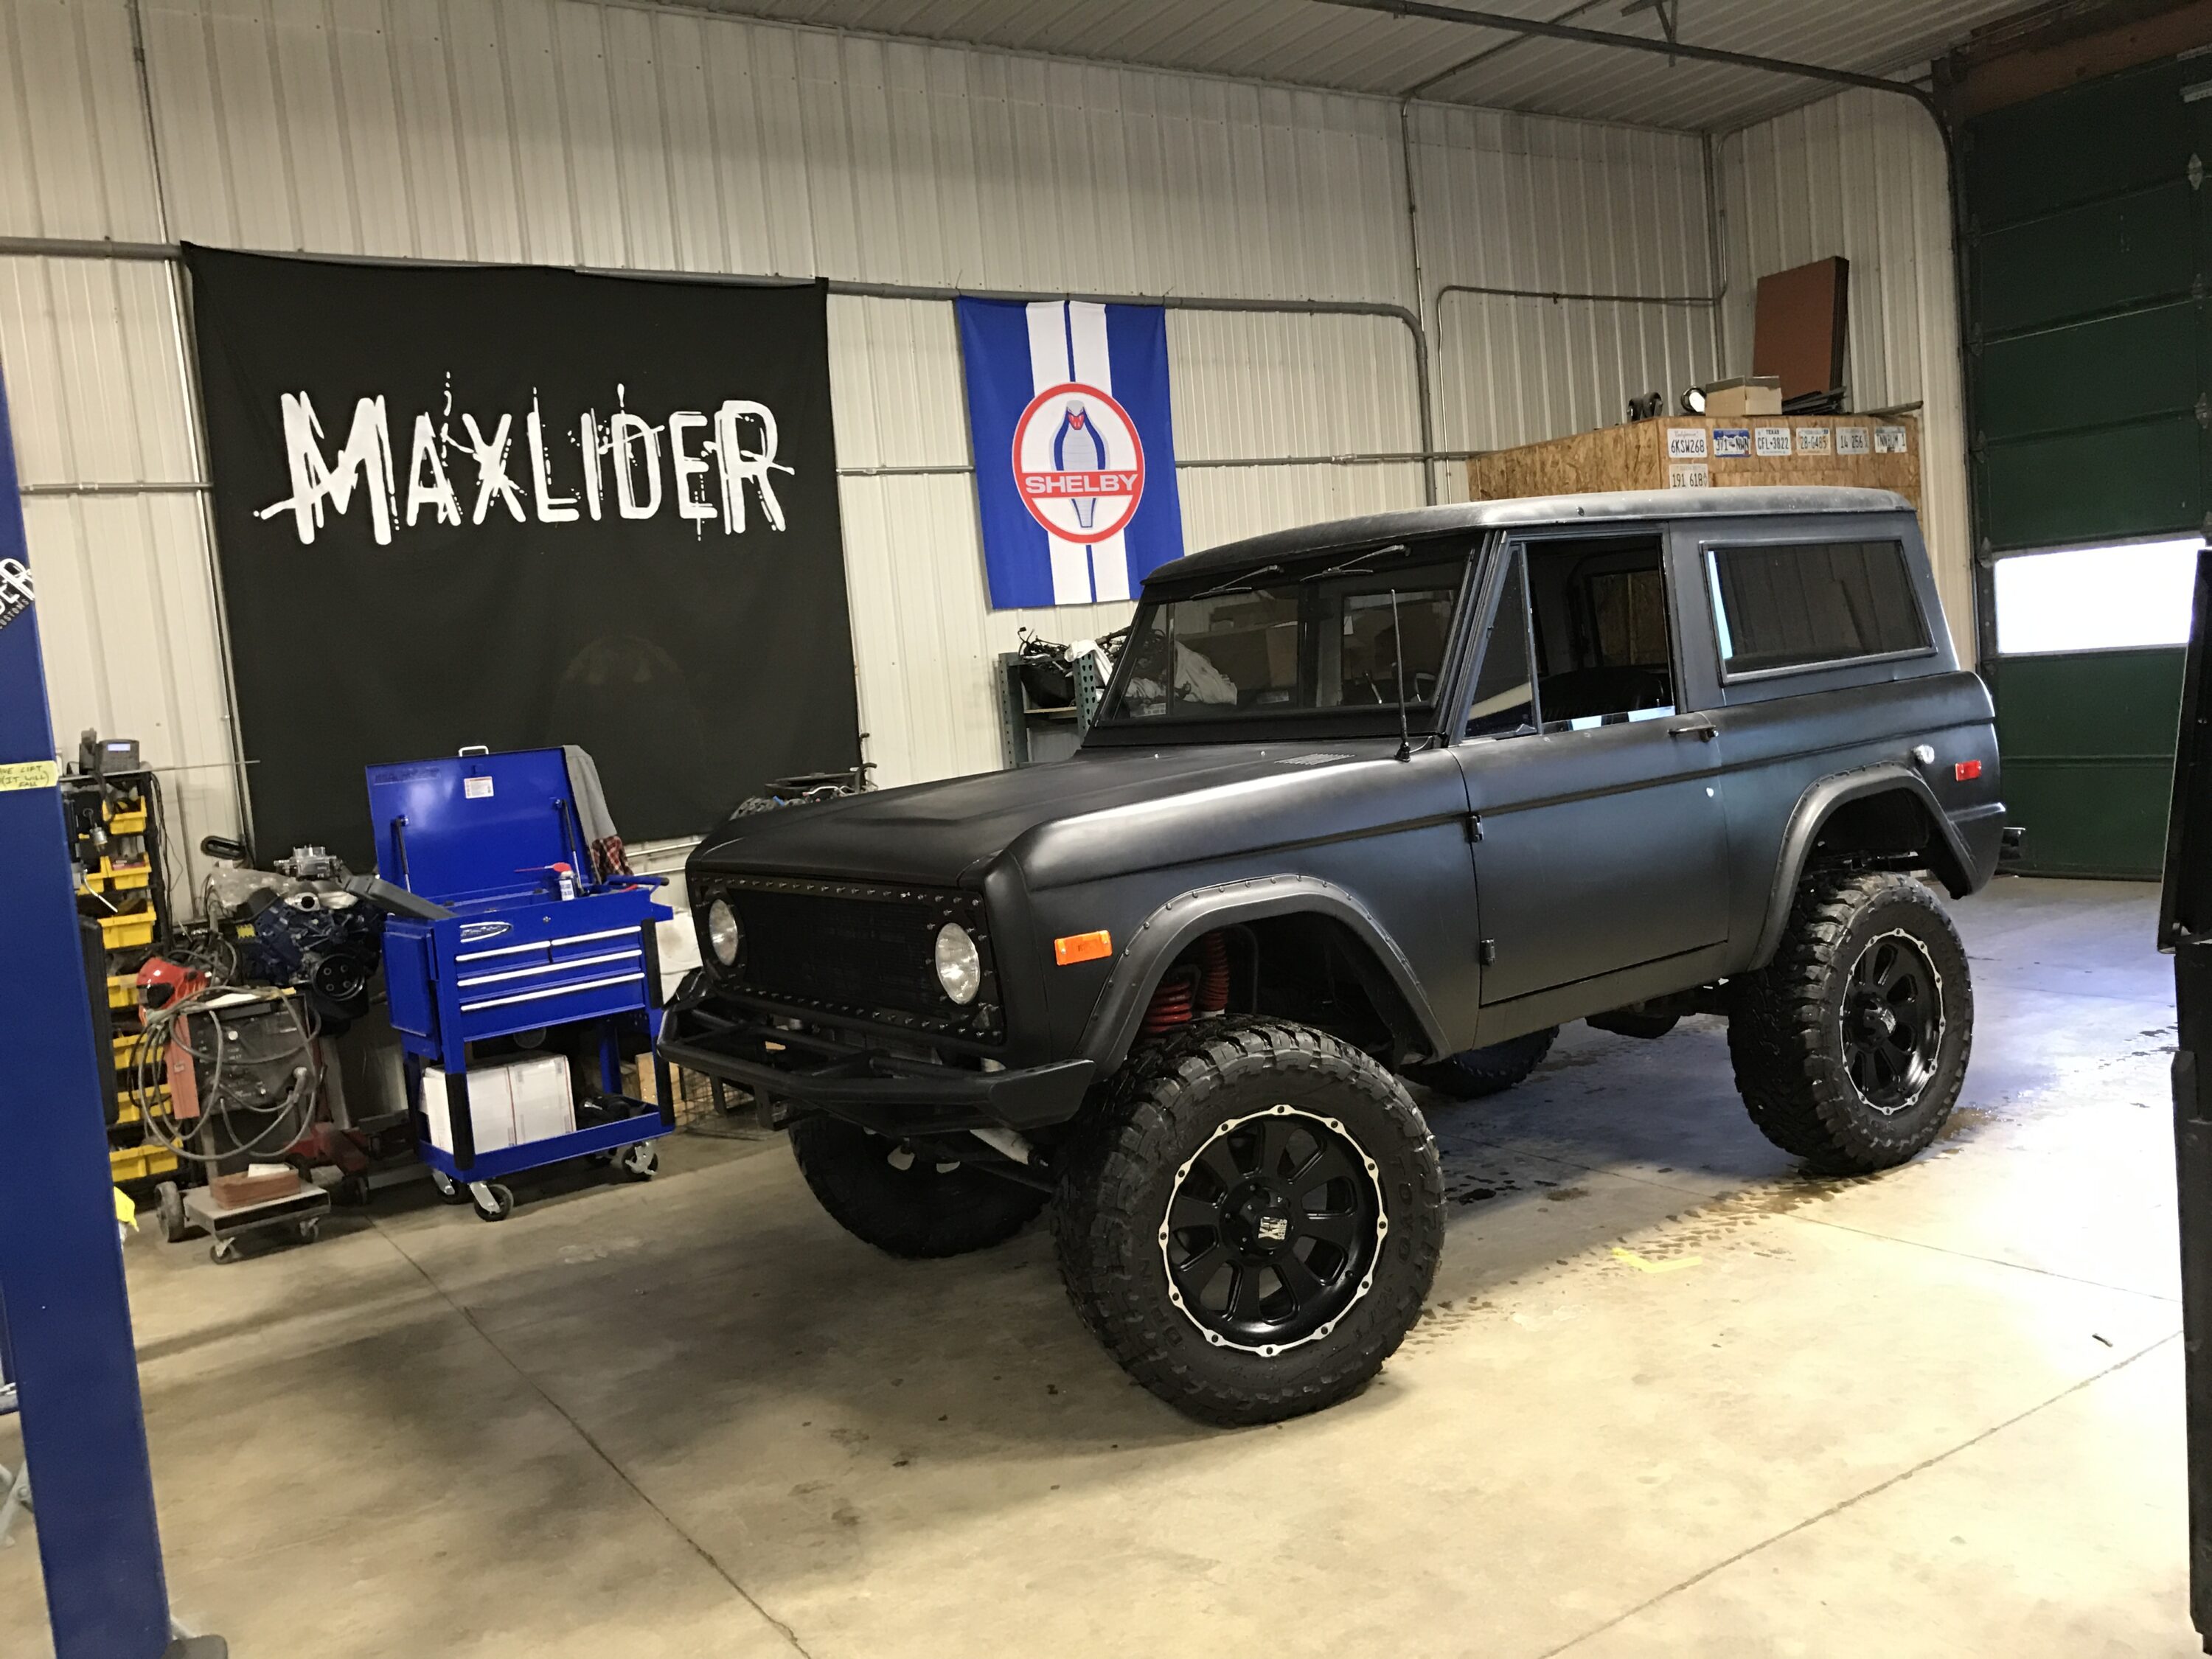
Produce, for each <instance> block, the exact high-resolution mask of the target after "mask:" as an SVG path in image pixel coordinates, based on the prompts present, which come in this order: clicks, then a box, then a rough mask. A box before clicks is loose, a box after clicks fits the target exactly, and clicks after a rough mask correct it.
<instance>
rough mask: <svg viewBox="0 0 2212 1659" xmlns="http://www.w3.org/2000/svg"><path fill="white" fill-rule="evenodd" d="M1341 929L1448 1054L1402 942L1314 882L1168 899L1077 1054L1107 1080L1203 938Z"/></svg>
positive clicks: (1127, 956) (1104, 996)
mask: <svg viewBox="0 0 2212 1659" xmlns="http://www.w3.org/2000/svg"><path fill="white" fill-rule="evenodd" d="M1301 912H1303V913H1305V914H1308V915H1321V916H1326V917H1328V919H1329V920H1330V921H1335V922H1338V923H1340V924H1341V925H1342V926H1343V927H1346V929H1347V930H1349V931H1350V933H1352V936H1353V937H1354V938H1355V939H1358V940H1359V941H1360V942H1361V943H1362V944H1363V945H1366V946H1367V948H1368V949H1369V950H1370V951H1371V952H1372V953H1373V954H1374V957H1375V959H1376V961H1377V962H1378V963H1381V964H1382V965H1383V971H1384V972H1385V973H1386V974H1388V975H1389V977H1390V980H1391V982H1392V984H1393V985H1394V986H1395V988H1396V990H1397V992H1398V994H1399V995H1400V996H1401V998H1402V999H1404V1001H1405V1004H1406V1006H1407V1008H1408V1009H1410V1010H1411V1011H1412V1012H1413V1018H1414V1019H1415V1021H1416V1022H1418V1023H1419V1026H1420V1029H1421V1035H1422V1039H1423V1041H1424V1042H1426V1043H1427V1044H1428V1045H1429V1051H1430V1052H1431V1054H1443V1052H1444V1036H1443V1027H1442V1026H1441V1025H1439V1024H1438V1023H1437V1017H1436V1011H1435V1010H1434V1009H1432V1008H1431V1006H1429V999H1428V994H1427V993H1426V992H1425V991H1424V990H1423V989H1422V988H1421V981H1420V977H1419V975H1417V974H1415V973H1414V971H1413V963H1410V962H1408V961H1407V959H1406V953H1405V952H1404V951H1401V950H1400V949H1399V948H1398V942H1397V941H1396V940H1395V939H1392V938H1391V937H1390V934H1389V930H1388V929H1386V928H1385V927H1383V924H1382V923H1381V922H1380V921H1377V920H1376V917H1375V913H1374V912H1373V911H1371V910H1370V909H1369V908H1367V907H1366V905H1365V904H1364V903H1362V902H1360V901H1359V899H1358V898H1357V897H1356V896H1353V895H1352V894H1351V893H1349V892H1347V891H1346V890H1344V889H1343V888H1341V887H1339V886H1337V885H1336V884H1334V882H1327V881H1322V880H1321V879H1319V878H1316V877H1314V876H1261V877H1255V878H1253V879H1250V880H1248V881H1232V882H1225V883H1223V884H1221V885H1219V886H1217V887H1197V888H1193V889H1192V890H1190V891H1189V892H1187V893H1183V894H1180V895H1178V896H1176V897H1174V898H1171V899H1170V900H1169V901H1168V902H1166V903H1165V904H1163V905H1161V906H1160V908H1158V909H1157V910H1155V911H1153V912H1152V915H1149V916H1147V917H1146V918H1145V920H1144V922H1143V924H1142V925H1141V926H1140V927H1138V929H1137V931H1136V933H1134V934H1133V935H1132V936H1131V938H1130V939H1129V943H1128V945H1127V947H1126V948H1124V949H1123V951H1122V952H1121V957H1120V959H1119V960H1117V961H1116V962H1115V964H1114V971H1113V973H1112V974H1111V975H1109V977H1108V979H1107V981H1106V986H1105V988H1104V989H1103V990H1102V991H1101V992H1100V993H1099V994H1098V1000H1097V1002H1096V1003H1095V1004H1093V1005H1092V1006H1091V1018H1090V1020H1089V1022H1088V1023H1087V1024H1085V1026H1084V1028H1083V1041H1082V1043H1081V1046H1080V1048H1079V1050H1078V1052H1079V1054H1082V1056H1083V1057H1084V1058H1085V1059H1086V1060H1093V1061H1095V1062H1097V1066H1098V1070H1099V1074H1100V1075H1101V1076H1103V1075H1104V1074H1105V1073H1108V1072H1110V1071H1112V1070H1113V1069H1114V1068H1115V1066H1119V1065H1120V1064H1121V1061H1122V1060H1124V1059H1126V1058H1127V1055H1128V1053H1129V1049H1130V1048H1131V1046H1132V1045H1133V1043H1134V1042H1136V1039H1137V1030H1138V1028H1139V1026H1140V1025H1141V1024H1143V1022H1144V1018H1145V1008H1146V1005H1147V1004H1148V1003H1149V1002H1150V1001H1151V1000H1152V987H1154V986H1155V985H1157V984H1158V982H1159V978H1160V975H1162V974H1164V973H1165V972H1166V971H1167V969H1168V964H1169V963H1171V962H1173V961H1174V960H1175V959H1176V957H1177V956H1179V955H1180V954H1181V953H1182V950H1183V948H1184V947H1185V946H1186V945H1189V944H1190V943H1191V942H1192V941H1193V940H1194V939H1197V938H1198V936H1199V935H1200V934H1201V933H1211V932H1212V930H1214V929H1215V928H1217V927H1229V926H1231V925H1232V924H1234V923H1237V922H1243V921H1260V920H1261V919H1263V918H1265V917H1268V916H1281V915H1295V914H1298V913H1301Z"/></svg>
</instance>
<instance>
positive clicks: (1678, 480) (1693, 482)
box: [1667, 461, 1713, 489]
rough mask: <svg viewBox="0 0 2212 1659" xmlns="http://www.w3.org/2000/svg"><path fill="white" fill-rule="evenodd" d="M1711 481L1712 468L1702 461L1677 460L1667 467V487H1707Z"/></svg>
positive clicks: (1710, 484)
mask: <svg viewBox="0 0 2212 1659" xmlns="http://www.w3.org/2000/svg"><path fill="white" fill-rule="evenodd" d="M1712 482H1713V473H1712V469H1711V467H1709V466H1707V465H1705V463H1704V462H1703V461H1687V462H1685V461H1677V462H1675V463H1674V465H1672V466H1670V467H1668V469H1667V488H1668V489H1710V488H1711V486H1712Z"/></svg>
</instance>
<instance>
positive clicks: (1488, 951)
mask: <svg viewBox="0 0 2212 1659" xmlns="http://www.w3.org/2000/svg"><path fill="white" fill-rule="evenodd" d="M1475 954H1476V956H1477V957H1479V958H1480V960H1481V963H1482V965H1483V966H1484V967H1486V968H1487V967H1489V966H1490V964H1491V963H1493V962H1495V961H1497V960H1498V941H1497V940H1496V939H1485V940H1483V941H1482V946H1481V949H1480V950H1479V951H1476V952H1475Z"/></svg>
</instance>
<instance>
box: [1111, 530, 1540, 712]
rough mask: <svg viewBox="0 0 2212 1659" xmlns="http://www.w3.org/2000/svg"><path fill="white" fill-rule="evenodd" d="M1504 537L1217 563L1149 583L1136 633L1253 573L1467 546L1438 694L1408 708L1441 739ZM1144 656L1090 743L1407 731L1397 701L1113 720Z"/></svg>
mask: <svg viewBox="0 0 2212 1659" xmlns="http://www.w3.org/2000/svg"><path fill="white" fill-rule="evenodd" d="M1499 539H1500V538H1499V535H1498V532H1496V531H1494V530H1477V531H1474V532H1473V533H1472V534H1471V535H1470V532H1468V531H1467V530H1466V529H1464V528H1461V529H1453V530H1447V531H1439V532H1436V533H1435V534H1433V535H1429V536H1376V537H1373V538H1361V539H1360V540H1358V541H1350V542H1337V543H1332V544H1328V545H1327V546H1323V547H1316V548H1315V549H1313V550H1311V551H1310V552H1304V553H1297V554H1288V555H1278V556H1275V557H1273V558H1267V559H1261V558H1255V560H1254V561H1253V562H1252V564H1251V565H1250V567H1249V569H1243V570H1237V569H1221V568H1215V569H1212V570H1208V571H1205V572H1201V573H1198V574H1192V575H1189V576H1185V577H1182V578H1181V579H1180V580H1165V581H1163V580H1158V579H1154V580H1147V581H1146V584H1145V589H1144V592H1143V593H1142V594H1141V595H1140V596H1139V599H1138V601H1137V612H1136V616H1135V617H1133V619H1132V621H1131V623H1130V638H1131V639H1132V640H1134V639H1135V637H1136V636H1137V635H1138V634H1139V632H1140V631H1141V626H1140V625H1141V624H1142V623H1143V622H1144V621H1145V620H1146V617H1147V615H1148V613H1150V612H1152V611H1154V610H1155V609H1157V608H1158V606H1160V605H1167V604H1172V603H1174V602H1176V601H1177V600H1190V599H1200V598H1204V597H1206V595H1208V594H1209V593H1213V592H1234V591H1235V590H1236V589H1237V586H1239V585H1240V584H1242V583H1243V582H1244V581H1246V580H1249V579H1257V580H1261V581H1264V582H1267V583H1269V584H1273V583H1276V582H1280V583H1282V584H1284V585H1285V586H1292V585H1295V584H1297V582H1299V581H1301V580H1309V579H1312V578H1315V577H1318V576H1320V575H1322V574H1325V573H1330V572H1331V571H1332V569H1333V568H1334V567H1335V566H1339V565H1343V564H1346V563H1348V562H1358V560H1359V559H1360V558H1361V557H1362V556H1363V555H1362V550H1363V549H1365V550H1368V552H1370V553H1381V552H1385V551H1388V550H1390V549H1391V548H1393V547H1394V546H1403V547H1405V548H1406V549H1407V553H1406V554H1405V555H1402V556H1401V557H1402V558H1403V559H1404V561H1405V562H1407V563H1408V564H1410V565H1413V566H1416V567H1418V566H1419V565H1421V564H1423V563H1424V562H1433V558H1432V557H1431V559H1429V560H1425V559H1424V555H1425V554H1426V555H1433V554H1434V553H1436V552H1438V551H1442V550H1443V547H1442V546H1441V545H1440V544H1450V543H1453V542H1464V543H1465V544H1467V546H1466V554H1465V568H1464V573H1463V574H1462V576H1461V579H1460V586H1459V593H1458V597H1457V598H1456V599H1455V600H1454V601H1453V605H1452V616H1451V621H1450V623H1449V625H1448V626H1447V628H1446V630H1445V635H1444V653H1443V661H1442V662H1441V663H1439V664H1438V665H1437V682H1436V694H1435V696H1434V698H1433V699H1415V698H1411V697H1409V698H1408V699H1407V702H1406V704H1405V716H1406V718H1405V725H1406V728H1407V730H1408V731H1409V732H1411V733H1412V734H1413V736H1414V737H1415V738H1422V737H1431V738H1433V737H1435V736H1436V735H1437V734H1438V733H1439V732H1444V731H1445V730H1447V728H1448V727H1449V726H1450V724H1451V722H1450V721H1449V720H1446V719H1444V718H1443V715H1442V713H1441V711H1443V709H1446V708H1451V707H1453V706H1454V703H1455V700H1456V698H1457V696H1458V695H1459V693H1460V690H1461V689H1462V684H1463V683H1464V680H1465V677H1466V673H1467V668H1468V664H1467V638H1468V625H1469V623H1470V620H1471V619H1472V617H1473V616H1474V612H1475V611H1476V610H1477V609H1478V608H1479V607H1480V601H1481V599H1482V597H1483V595H1484V593H1485V592H1486V590H1487V588H1488V586H1489V578H1490V571H1491V568H1492V564H1493V563H1494V562H1495V560H1496V556H1497V550H1498V543H1499ZM1135 658H1136V653H1135V652H1134V651H1133V650H1132V649H1130V648H1129V647H1127V646H1124V647H1123V648H1122V651H1121V658H1120V659H1119V660H1118V661H1116V662H1115V665H1114V674H1113V678H1111V679H1110V680H1109V681H1108V683H1107V684H1106V688H1105V690H1104V693H1103V695H1102V696H1101V697H1100V699H1099V703H1098V707H1099V711H1100V712H1099V715H1098V718H1097V720H1093V721H1092V722H1091V726H1090V728H1089V729H1088V730H1087V731H1086V732H1085V733H1084V738H1083V743H1084V746H1085V747H1093V746H1095V747H1099V748H1120V747H1128V748H1146V747H1151V748H1169V747H1180V746H1183V745H1188V744H1209V743H1239V742H1244V741H1248V740H1253V739H1261V738H1265V739H1275V740H1279V739H1282V738H1291V739H1292V740H1299V739H1305V738H1316V739H1317V738H1331V737H1336V738H1357V737H1376V738H1382V737H1389V738H1395V737H1396V736H1397V735H1398V732H1399V718H1398V710H1399V705H1398V704H1397V703H1396V702H1383V703H1371V704H1370V703H1363V704H1359V705H1357V706H1353V707H1346V708H1253V709H1246V710H1242V711H1239V712H1237V713H1235V714H1223V715H1218V716H1212V717H1208V716H1204V715H1187V714H1179V715H1171V716H1164V717H1163V716H1158V715H1153V716H1131V715H1122V716H1119V717H1109V715H1108V714H1107V713H1106V712H1105V711H1107V710H1109V709H1111V708H1115V707H1117V706H1118V705H1119V703H1120V701H1121V696H1122V692H1123V690H1124V686H1125V684H1126V682H1127V680H1128V679H1129V678H1130V676H1131V674H1132V672H1133V666H1134V663H1135Z"/></svg>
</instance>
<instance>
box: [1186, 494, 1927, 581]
mask: <svg viewBox="0 0 2212 1659" xmlns="http://www.w3.org/2000/svg"><path fill="white" fill-rule="evenodd" d="M1911 511H1912V503H1911V501H1906V500H1905V497H1904V496H1902V495H1897V494H1896V493H1894V492H1893V491H1891V490H1887V489H1846V488H1844V487H1842V486H1839V485H1826V484H1822V485H1815V484H1801V485H1796V486H1794V487H1793V486H1774V485H1759V486H1751V487H1734V486H1732V487H1729V488H1725V489H1614V490H1606V491H1603V492H1600V493H1595V494H1591V495H1526V496H1521V497H1518V498H1516V499H1515V500H1512V501H1462V502H1460V503H1458V504H1456V505H1455V506H1450V507H1407V508H1406V509H1404V510H1402V511H1400V512H1396V513H1369V514H1368V515H1367V516H1366V517H1364V518H1360V519H1338V520H1334V522H1332V523H1329V524H1315V525H1303V526H1299V527H1298V528H1297V529H1296V530H1277V531H1273V532H1270V533H1268V534H1267V535H1265V536H1251V537H1248V538H1245V539H1244V540H1243V541H1241V542H1225V543H1223V544H1221V545H1220V546H1218V547H1209V548H1207V549H1206V550H1204V551H1202V552H1198V553H1190V554H1186V555H1185V556H1183V557H1182V558H1180V559H1173V560H1170V562H1167V563H1166V564H1164V565H1162V566H1160V568H1158V569H1157V570H1155V571H1153V572H1152V574H1151V575H1149V576H1147V577H1146V578H1145V583H1146V586H1148V587H1149V586H1152V585H1154V584H1156V583H1163V584H1164V583H1180V582H1182V580H1185V579H1186V578H1188V577H1193V576H1209V575H1213V574H1217V573H1222V574H1225V573H1228V572H1231V571H1237V570H1242V569H1246V568H1250V567H1252V566H1255V565H1264V564H1273V563H1275V562H1279V561H1281V560H1284V559H1293V558H1302V557H1304V556H1308V555H1311V554H1316V553H1328V552H1333V551H1334V550H1337V549H1339V548H1347V547H1358V546H1360V545H1361V544H1365V543H1371V542H1383V541H1393V540H1410V539H1412V538H1414V537H1417V536H1437V535H1448V534H1449V533H1450V532H1454V531H1462V530H1492V529H1498V528H1501V527H1517V526H1524V525H1572V524H1582V523H1587V522H1589V521H1592V520H1606V519H1622V520H1651V519H1722V518H1749V517H1759V518H1779V517H1784V516H1796V515H1801V514H1804V513H1910V512H1911Z"/></svg>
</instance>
